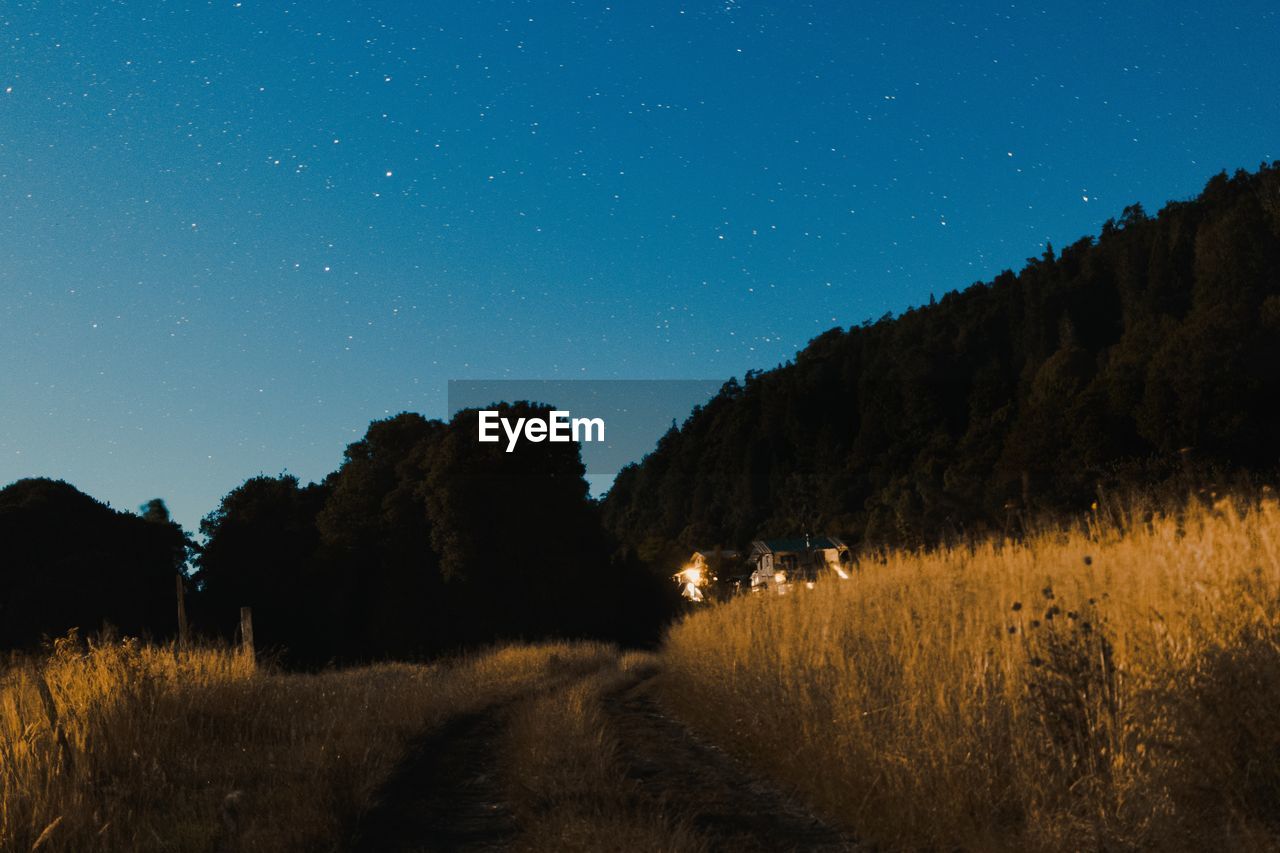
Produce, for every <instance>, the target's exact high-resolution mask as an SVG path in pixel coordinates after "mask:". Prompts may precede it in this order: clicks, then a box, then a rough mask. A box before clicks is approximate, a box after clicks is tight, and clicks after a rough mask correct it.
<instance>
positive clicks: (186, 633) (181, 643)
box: [173, 572, 191, 649]
mask: <svg viewBox="0 0 1280 853" xmlns="http://www.w3.org/2000/svg"><path fill="white" fill-rule="evenodd" d="M173 577H174V580H175V581H176V582H177V587H178V648H180V649H185V648H186V647H187V645H188V644H189V643H190V642H191V635H190V629H189V628H188V627H187V585H186V583H185V582H184V578H183V577H182V572H178V573H177V574H175V575H174V576H173Z"/></svg>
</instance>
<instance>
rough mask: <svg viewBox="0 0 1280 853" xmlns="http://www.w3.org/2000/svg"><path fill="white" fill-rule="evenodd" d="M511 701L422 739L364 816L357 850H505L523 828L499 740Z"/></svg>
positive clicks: (424, 852) (381, 852)
mask: <svg viewBox="0 0 1280 853" xmlns="http://www.w3.org/2000/svg"><path fill="white" fill-rule="evenodd" d="M509 708H510V706H509V705H507V704H503V705H497V706H493V707H490V708H487V709H484V710H481V711H477V712H474V713H470V714H464V715H462V716H459V717H455V718H454V719H453V720H451V721H449V722H448V723H446V724H445V725H444V726H443V727H442V728H440V729H437V730H436V731H434V732H433V733H432V734H431V735H430V736H428V737H426V738H424V739H423V740H422V741H420V742H419V743H418V744H417V745H416V746H415V747H414V748H413V750H412V751H411V753H410V755H409V756H408V757H407V758H406V759H405V761H404V762H402V763H401V765H400V767H399V769H398V770H397V771H396V773H395V774H394V775H393V776H392V778H391V779H389V780H388V781H387V783H386V785H384V786H383V790H382V794H381V796H380V798H379V802H378V804H377V805H376V806H375V807H374V808H373V809H372V810H371V811H370V812H369V813H368V814H366V815H365V817H364V818H363V819H362V820H361V821H360V825H359V827H358V829H357V832H356V843H355V844H354V845H353V846H352V848H351V849H352V851H354V853H445V851H467V853H473V851H474V853H480V851H497V850H505V849H507V847H508V846H509V844H510V842H511V841H512V839H514V838H515V837H516V835H517V833H518V829H519V828H518V826H517V824H516V819H515V816H514V815H513V814H512V812H511V809H510V807H509V806H508V805H507V804H506V802H505V798H504V794H503V787H502V780H501V777H500V774H499V770H500V761H499V756H498V755H497V742H498V740H499V737H500V735H501V733H502V730H503V726H504V724H505V718H506V714H507V711H508V710H509Z"/></svg>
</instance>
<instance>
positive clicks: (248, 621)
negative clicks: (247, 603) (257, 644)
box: [240, 607, 257, 663]
mask: <svg viewBox="0 0 1280 853" xmlns="http://www.w3.org/2000/svg"><path fill="white" fill-rule="evenodd" d="M240 650H241V651H242V652H243V653H244V654H245V655H247V656H248V658H249V660H250V662H253V663H256V662H257V657H256V656H255V654H254V650H253V608H252V607H241V608H240Z"/></svg>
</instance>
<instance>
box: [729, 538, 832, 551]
mask: <svg viewBox="0 0 1280 853" xmlns="http://www.w3.org/2000/svg"><path fill="white" fill-rule="evenodd" d="M843 547H845V544H844V543H843V542H841V541H840V540H839V539H836V538H835V537H834V536H810V537H809V538H808V539H807V540H806V539H805V538H804V537H803V536H799V537H794V538H787V539H757V540H756V541H755V542H752V543H751V552H752V553H753V554H780V553H793V554H800V553H803V552H805V551H817V550H820V549H825V548H843Z"/></svg>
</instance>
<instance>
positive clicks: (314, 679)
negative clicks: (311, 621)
mask: <svg viewBox="0 0 1280 853" xmlns="http://www.w3.org/2000/svg"><path fill="white" fill-rule="evenodd" d="M595 654H596V653H595V651H594V650H592V649H590V648H581V649H579V648H578V647H573V646H568V645H542V646H527V647H510V648H500V649H496V650H494V651H492V652H489V653H486V654H480V655H476V656H474V657H471V658H467V659H464V660H460V661H455V662H452V663H450V664H448V665H439V666H409V665H383V666H373V667H365V668H360V669H352V670H348V671H333V672H326V673H322V674H318V675H298V674H281V673H274V672H270V671H262V670H257V669H255V668H254V667H253V666H252V664H250V663H249V662H248V661H247V660H246V659H245V658H243V657H240V656H238V655H236V654H234V653H232V652H229V651H226V650H220V649H196V650H189V651H181V652H179V651H176V650H175V649H173V648H171V647H159V648H157V647H151V646H145V645H142V644H139V643H136V642H133V641H124V642H117V643H101V644H90V645H88V646H86V645H84V644H81V643H79V642H77V641H75V640H72V639H63V640H60V641H58V642H57V643H56V645H55V648H54V649H53V650H52V653H51V654H50V655H49V656H47V657H46V658H39V659H31V660H27V661H18V662H15V663H13V664H12V665H10V666H9V667H8V668H6V669H5V671H4V672H3V674H2V675H0V789H2V790H3V797H2V798H0V850H5V851H9V850H13V851H30V850H40V851H78V853H84V851H95V850H101V851H151V850H155V851H159V850H192V851H205V850H235V851H273V853H274V851H324V850H335V849H341V848H342V847H344V846H345V843H346V839H347V836H348V835H349V833H350V832H351V830H352V826H353V822H354V821H355V819H356V818H357V817H358V816H359V815H360V814H361V813H362V812H364V811H365V810H366V809H367V808H368V806H369V804H370V799H371V797H372V796H373V794H374V792H375V791H376V789H377V787H378V786H379V785H380V784H381V783H382V782H383V781H385V779H386V778H387V776H388V775H389V773H390V772H391V769H392V767H393V766H394V765H395V763H396V762H397V761H399V760H400V759H401V758H402V756H403V754H404V752H405V749H406V745H407V743H408V741H409V739H410V738H411V737H414V736H416V735H420V734H422V733H423V732H425V731H429V730H430V729H431V727H432V726H433V725H435V724H437V723H439V722H440V721H443V720H444V719H446V718H448V717H451V716H453V715H456V714H460V713H466V712H468V711H469V710H472V709H476V708H481V707H485V706H488V705H490V704H493V703H495V702H501V701H506V700H508V699H509V698H511V697H513V696H515V695H517V694H520V693H523V692H526V691H527V690H529V689H531V688H534V687H536V686H537V685H539V684H541V683H545V682H550V681H552V680H554V679H557V678H561V677H563V673H565V672H566V671H569V672H572V671H573V668H574V665H575V663H581V661H578V659H579V658H584V659H585V660H586V662H587V663H588V664H589V666H594V665H595V663H594V655H595Z"/></svg>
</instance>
